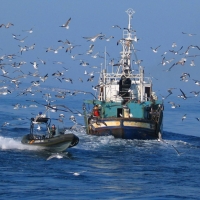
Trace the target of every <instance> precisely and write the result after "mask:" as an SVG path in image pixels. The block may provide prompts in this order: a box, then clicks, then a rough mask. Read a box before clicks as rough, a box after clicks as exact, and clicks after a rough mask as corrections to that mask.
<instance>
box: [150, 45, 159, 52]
mask: <svg viewBox="0 0 200 200" xmlns="http://www.w3.org/2000/svg"><path fill="white" fill-rule="evenodd" d="M160 46H161V45H159V46H158V47H156V48H155V49H154V48H153V47H150V48H151V49H152V51H153V52H154V53H157V52H158V51H157V49H158V48H159V47H160Z"/></svg>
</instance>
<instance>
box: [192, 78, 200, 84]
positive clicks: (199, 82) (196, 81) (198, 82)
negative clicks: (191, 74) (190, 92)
mask: <svg viewBox="0 0 200 200" xmlns="http://www.w3.org/2000/svg"><path fill="white" fill-rule="evenodd" d="M192 80H193V81H194V82H195V84H196V85H200V81H198V80H194V79H192Z"/></svg>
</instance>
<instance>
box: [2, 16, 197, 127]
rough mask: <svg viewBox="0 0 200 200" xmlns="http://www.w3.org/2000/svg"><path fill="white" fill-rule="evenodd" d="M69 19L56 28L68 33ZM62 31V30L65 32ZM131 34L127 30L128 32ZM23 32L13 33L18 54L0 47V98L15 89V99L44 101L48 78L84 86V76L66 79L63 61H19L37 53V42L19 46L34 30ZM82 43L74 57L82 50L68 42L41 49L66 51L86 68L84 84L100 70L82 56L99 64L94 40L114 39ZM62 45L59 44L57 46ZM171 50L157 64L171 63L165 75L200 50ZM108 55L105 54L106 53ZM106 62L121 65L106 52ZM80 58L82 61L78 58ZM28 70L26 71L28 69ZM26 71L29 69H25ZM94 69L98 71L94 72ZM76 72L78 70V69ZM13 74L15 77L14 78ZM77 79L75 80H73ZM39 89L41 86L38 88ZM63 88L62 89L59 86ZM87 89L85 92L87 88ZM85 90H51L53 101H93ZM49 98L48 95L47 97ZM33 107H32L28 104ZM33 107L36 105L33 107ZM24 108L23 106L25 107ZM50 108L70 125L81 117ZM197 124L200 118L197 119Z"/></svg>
mask: <svg viewBox="0 0 200 200" xmlns="http://www.w3.org/2000/svg"><path fill="white" fill-rule="evenodd" d="M71 20H72V19H71V17H70V18H69V19H68V20H67V21H66V23H64V24H63V25H61V26H58V27H60V28H64V29H66V30H67V31H69V30H68V29H69V28H70V23H71ZM15 26H16V25H14V24H13V23H7V24H6V23H5V24H1V25H0V31H2V29H4V28H5V29H13V32H14V27H15ZM112 28H115V29H119V30H123V29H126V30H128V29H127V28H121V27H120V26H119V25H113V26H112ZM66 30H65V31H66ZM128 31H130V30H128ZM131 31H132V32H134V34H135V35H134V42H138V41H139V38H137V36H136V31H135V30H134V31H133V30H131ZM22 32H25V33H27V34H29V35H28V36H27V35H26V36H21V34H20V33H18V34H14V33H12V35H11V36H12V37H13V39H14V40H16V41H17V42H18V44H17V46H18V47H19V51H18V52H15V53H13V52H12V53H10V54H3V47H0V52H2V54H3V55H1V54H0V69H1V70H0V71H1V72H2V73H1V74H0V76H1V77H2V79H1V80H0V83H1V85H2V86H1V87H0V94H1V95H8V94H11V93H14V92H15V90H17V91H18V92H17V94H16V97H19V96H27V98H28V97H29V99H30V98H31V99H32V98H33V97H32V96H33V95H35V94H41V97H42V98H43V97H44V96H46V95H47V94H44V92H43V90H42V89H41V88H40V87H41V86H42V85H43V83H45V82H47V80H49V79H50V81H51V82H52V81H58V82H60V83H63V82H67V83H69V84H71V85H72V84H73V83H74V82H75V81H76V80H77V81H79V82H80V83H83V82H84V81H83V77H77V74H78V73H77V74H76V76H75V77H74V78H72V77H67V76H68V71H70V70H71V69H70V68H66V67H64V66H63V65H64V62H62V61H53V62H52V63H48V61H46V60H45V59H41V58H39V57H36V58H35V60H32V61H24V60H19V59H21V58H23V59H24V58H26V54H25V52H27V51H29V52H30V51H36V50H35V49H36V46H37V44H36V43H33V44H32V45H25V46H23V45H22V44H24V43H26V41H27V38H29V37H32V36H30V35H33V32H34V28H30V29H29V30H22ZM181 34H183V35H187V36H189V37H195V36H196V34H192V33H185V32H182V33H181ZM82 38H83V39H84V40H85V41H87V42H89V43H90V44H89V46H88V48H87V49H86V50H85V51H84V52H79V53H76V54H73V52H74V49H75V48H76V49H77V51H78V49H79V48H80V47H81V45H79V44H73V43H71V42H70V40H69V39H58V40H57V42H58V43H59V46H58V47H57V48H52V47H44V48H45V50H44V51H45V52H46V53H50V52H52V53H54V54H58V53H59V52H60V51H62V50H63V49H65V53H67V54H69V55H70V58H71V59H72V60H74V61H78V64H77V65H81V66H83V67H85V70H84V74H83V76H87V78H86V80H85V82H92V81H93V80H94V78H95V74H96V73H99V71H100V67H97V66H93V67H91V66H90V63H89V62H88V61H86V60H84V59H83V58H82V57H84V58H85V56H90V57H91V58H92V59H96V58H98V59H101V62H103V59H104V55H103V53H100V52H94V49H95V48H94V47H95V42H96V41H97V40H100V41H106V42H109V41H111V40H112V39H114V38H115V37H114V36H108V37H107V36H106V35H105V34H103V33H98V34H96V35H94V36H90V37H86V36H84V37H82ZM121 40H123V38H122V39H120V40H118V41H117V42H116V45H118V44H119V42H120V41H121ZM60 44H61V45H60ZM171 47H172V49H171V50H168V51H165V52H164V53H163V54H162V55H161V58H162V59H161V62H160V63H159V65H162V66H167V65H169V64H171V66H170V67H169V68H168V69H167V70H165V71H166V72H170V71H172V70H174V68H175V67H176V66H177V65H181V66H184V65H185V64H186V62H187V60H188V59H189V58H196V57H198V56H200V54H199V55H198V54H195V55H189V53H190V52H191V51H192V49H196V50H198V51H199V50H200V47H199V46H198V45H189V46H188V47H186V48H185V50H184V47H183V46H181V47H180V48H178V47H177V44H176V43H175V42H173V43H172V45H171ZM160 48H161V45H159V46H157V47H150V49H151V50H152V52H153V53H156V54H158V52H159V51H160ZM106 53H107V52H106ZM167 54H170V55H173V56H180V55H181V58H180V59H178V60H176V59H175V58H170V59H167ZM107 55H108V58H107V59H109V60H110V61H109V63H108V64H109V65H111V66H118V65H119V64H120V63H119V62H116V63H115V62H114V59H111V58H110V55H109V54H108V53H107ZM49 57H53V56H52V54H51V55H50V54H49ZM80 57H81V58H80ZM142 61H143V60H136V61H135V62H134V64H136V65H138V64H139V65H140V64H141V63H142ZM50 64H53V65H56V67H55V68H56V70H55V71H54V72H53V73H52V74H49V69H47V70H46V72H45V74H43V75H42V74H41V73H39V68H40V66H41V65H43V66H47V65H50ZM24 66H26V70H23V68H25V67H24ZM190 66H195V61H194V59H192V60H191V63H190ZM28 67H29V68H28ZM27 68H28V70H27ZM88 68H90V69H92V70H93V71H92V72H88ZM96 69H97V71H96ZM25 71H26V72H25ZM77 71H79V70H78V69H77ZM15 74H17V75H16V76H15ZM23 79H29V80H31V81H30V85H29V86H28V87H27V88H25V89H21V90H20V88H21V84H22V83H23V81H22V80H23ZM75 79H76V80H75ZM189 79H190V74H189V73H186V72H183V73H182V74H181V76H180V80H181V81H183V82H187V81H188V80H189ZM193 81H194V83H195V84H196V85H198V86H199V85H200V81H199V80H195V79H193ZM39 86H40V87H39ZM62 87H63V86H62ZM68 87H70V85H68ZM91 89H93V90H96V86H92V88H91ZM175 89H177V88H169V89H168V94H167V95H166V96H163V97H162V98H163V100H165V99H167V98H169V96H170V95H172V94H173V92H172V90H175ZM86 90H87V89H86ZM88 90H89V92H88V91H82V90H70V89H68V90H67V89H54V92H56V94H55V95H54V97H55V98H59V99H65V98H66V97H67V96H70V95H73V96H74V95H78V94H90V95H93V98H95V95H94V94H93V92H90V89H89V88H88ZM179 90H180V93H181V94H180V95H179V96H178V97H180V98H182V99H184V100H186V99H187V98H189V97H188V95H186V94H185V92H184V91H183V90H182V89H179ZM199 93H200V91H191V94H194V96H195V97H196V96H198V95H199ZM48 95H49V94H48ZM32 102H35V103H36V104H40V103H38V102H37V101H34V100H32ZM168 103H169V104H170V105H171V108H179V107H180V105H179V104H176V103H175V102H172V101H168ZM40 105H43V106H46V104H40ZM30 106H33V105H30ZM35 106H36V105H35ZM25 107H26V106H25ZM19 108H22V105H20V104H14V105H13V109H19ZM48 108H49V109H51V110H52V112H55V111H57V110H60V111H62V112H69V113H70V117H69V119H70V120H71V121H72V122H73V123H75V124H76V123H77V120H76V118H75V116H74V115H78V116H82V113H81V112H80V111H78V110H74V111H72V109H69V108H68V107H67V106H65V107H64V106H61V108H60V107H58V106H53V105H52V106H50V105H49V107H48ZM63 118H64V114H61V115H60V116H59V118H58V120H59V121H63ZM185 118H186V114H185V115H184V116H183V117H182V121H183V120H184V119H185ZM196 119H197V120H198V121H199V118H198V117H197V118H196ZM8 124H9V123H8V122H4V123H3V124H2V126H7V125H8Z"/></svg>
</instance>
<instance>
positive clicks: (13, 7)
mask: <svg viewBox="0 0 200 200" xmlns="http://www.w3.org/2000/svg"><path fill="white" fill-rule="evenodd" d="M199 7H200V1H199V0H176V1H174V0H123V1H122V0H109V1H105V0H104V1H99V0H84V1H83V0H73V1H72V0H70V1H69V0H59V1H56V0H51V1H49V0H42V1H41V0H32V1H31V0H18V1H13V0H1V12H0V25H1V24H5V25H6V24H7V23H9V22H10V23H12V24H14V25H13V26H10V27H9V28H5V27H4V26H2V27H1V28H0V57H3V56H4V55H10V54H14V55H16V56H14V59H12V60H9V59H7V58H4V59H2V61H1V64H5V65H1V67H2V66H3V67H2V68H3V69H4V70H6V71H7V73H8V74H7V76H8V77H10V78H16V77H18V76H21V75H23V74H28V73H29V72H30V73H34V72H35V71H38V73H39V74H40V76H45V75H46V74H48V78H47V80H46V81H45V82H42V81H41V80H40V84H41V86H44V87H45V86H51V87H58V88H64V89H69V90H84V91H93V90H92V86H95V85H97V84H98V77H99V73H98V72H100V69H101V66H104V63H105V61H104V59H103V58H100V57H97V58H93V57H91V56H92V55H95V54H96V53H98V55H101V57H103V56H104V51H105V49H106V51H107V52H108V53H109V55H110V57H108V56H107V63H109V62H110V60H111V59H113V58H114V60H115V62H118V61H119V56H120V53H119V52H120V51H121V50H122V48H121V46H120V45H117V41H118V40H119V39H121V38H122V36H123V32H122V30H120V29H118V28H112V26H113V25H119V26H120V27H122V28H124V27H127V25H128V15H127V13H126V12H125V11H126V10H127V9H128V8H132V9H133V10H134V11H135V14H134V15H133V19H132V21H131V25H132V27H133V29H134V30H136V34H137V38H139V40H138V42H137V43H135V44H134V46H135V48H136V49H137V50H138V51H137V57H138V59H141V60H143V62H142V64H141V65H142V66H143V67H144V69H145V76H151V77H153V79H152V80H153V86H154V88H153V89H154V90H155V91H157V92H158V93H159V94H162V95H166V94H168V92H167V90H168V89H169V88H178V89H180V88H181V89H182V90H183V91H184V92H185V93H190V92H191V91H194V90H195V91H198V90H199V86H198V85H196V84H195V81H194V80H200V77H199V75H200V65H199V63H200V56H199V55H200V50H199V49H198V48H190V49H189V54H188V55H186V54H185V52H186V50H187V49H188V47H189V46H190V45H194V46H199V47H200V42H199V41H200V39H199V38H200V29H199V19H200V12H199ZM70 18H71V20H70V23H69V29H66V28H64V27H61V26H62V25H63V24H65V23H66V21H67V20H68V19H70ZM30 29H32V30H33V32H32V33H29V32H28V30H30ZM99 33H102V34H103V35H105V36H106V37H107V38H109V37H110V36H113V37H114V38H111V39H110V41H106V40H100V39H98V40H96V41H95V42H90V41H86V39H84V38H83V37H92V36H95V35H97V34H99ZM183 33H187V34H183ZM189 33H192V34H194V35H192V36H189ZM12 34H15V35H19V36H16V38H17V39H14V38H13V35H12ZM24 38H25V39H24ZM21 39H24V42H20V40H21ZM66 39H67V40H68V41H70V43H72V44H73V45H75V47H74V48H73V49H72V51H71V53H70V52H69V51H68V52H66V49H67V48H68V47H69V46H68V45H67V44H63V43H61V42H58V41H59V40H62V41H66ZM174 42H175V43H176V45H177V46H176V47H174V48H173V47H172V44H173V43H174ZM33 44H35V46H34V49H32V50H31V49H29V50H28V51H24V52H22V54H21V52H20V46H21V47H25V46H27V47H31V46H32V45H33ZM91 44H93V45H94V48H93V53H92V54H86V52H87V51H88V50H89V46H90V45H91ZM76 45H77V46H76ZM60 46H62V47H63V48H62V49H59V50H58V53H54V52H53V51H50V52H46V50H47V48H49V47H51V48H53V49H57V48H58V47H60ZM158 46H160V47H159V48H158V52H157V53H154V52H153V51H152V49H151V47H152V48H156V47H158ZM181 47H182V48H181ZM179 49H181V50H180V51H179V52H178V54H174V53H173V52H170V51H169V50H171V51H173V50H174V51H178V50H179ZM164 52H167V54H165V55H164V56H162V55H163V53H164ZM77 54H82V55H77ZM73 55H76V57H75V59H72V58H71V56H73ZM189 56H191V57H189ZM163 57H165V60H167V61H169V60H171V59H173V60H172V61H171V62H170V63H166V65H162V64H161V61H162V59H163ZM182 58H185V59H186V62H185V64H184V65H181V64H177V65H175V66H174V67H173V68H172V69H171V70H170V71H167V70H168V69H169V68H170V67H171V66H172V65H173V64H174V63H178V61H180V60H181V59H182ZM40 59H41V60H45V61H46V64H45V65H44V64H42V62H41V61H40ZM133 59H134V58H133ZM192 60H193V61H194V63H195V66H191V61H192ZM22 61H24V62H26V63H25V64H23V65H22V66H21V67H20V68H14V67H13V66H12V65H11V64H12V63H14V62H16V63H19V62H22ZM34 61H36V63H37V64H38V69H37V70H36V69H34V67H33V65H32V64H31V63H33V62H34ZM81 61H84V62H87V63H89V65H88V66H86V67H85V66H82V65H80V63H81ZM58 62H59V63H61V62H62V64H58ZM134 67H136V66H134ZM66 69H67V70H66ZM16 70H18V71H16ZM19 70H21V71H19ZM58 71H59V72H62V73H63V76H62V77H59V79H60V80H59V79H56V78H55V76H52V74H54V73H57V72H58ZM85 71H87V72H88V73H89V74H90V73H93V74H94V80H93V81H92V82H91V81H88V78H89V77H90V76H89V75H85V74H84V72H85ZM182 73H189V74H190V77H188V79H189V80H188V82H184V81H181V79H180V77H181V75H182ZM0 75H3V71H2V70H0ZM62 78H66V79H67V78H71V79H72V81H73V83H70V82H66V81H65V79H62ZM79 78H81V79H82V80H83V82H81V81H80V80H79ZM0 80H6V81H7V82H8V81H10V80H11V79H9V78H5V77H3V76H1V78H0ZM36 80H39V78H36V77H31V76H27V77H26V78H20V81H21V83H22V84H23V83H24V84H26V86H31V85H32V83H31V81H36ZM61 81H62V82H61ZM0 84H1V85H3V84H4V83H0ZM22 84H20V85H19V88H18V89H20V88H21V87H22ZM10 85H11V86H10V87H11V89H12V90H14V89H15V85H14V84H13V83H12V84H10ZM176 92H177V94H179V93H180V90H176Z"/></svg>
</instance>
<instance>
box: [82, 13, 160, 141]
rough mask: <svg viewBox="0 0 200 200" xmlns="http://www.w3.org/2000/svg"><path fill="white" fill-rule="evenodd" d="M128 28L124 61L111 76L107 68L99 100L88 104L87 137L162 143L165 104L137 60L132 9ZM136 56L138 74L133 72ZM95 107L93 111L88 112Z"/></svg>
mask: <svg viewBox="0 0 200 200" xmlns="http://www.w3.org/2000/svg"><path fill="white" fill-rule="evenodd" d="M126 13H127V14H128V17H129V20H128V28H126V29H124V30H123V39H121V40H120V43H121V45H122V51H121V52H120V54H121V60H120V62H119V63H117V64H114V65H113V66H114V67H116V68H117V70H116V71H115V72H113V66H112V70H110V71H111V72H109V69H108V67H107V66H105V69H102V70H101V72H100V78H99V83H98V85H97V86H96V89H97V92H98V93H97V94H98V97H97V98H96V99H92V100H86V101H85V102H84V106H83V110H84V120H85V125H86V132H87V134H91V135H97V136H103V135H112V136H114V137H115V138H123V139H143V140H145V139H159V138H161V135H162V127H163V108H164V106H163V101H162V100H158V97H157V96H156V94H155V92H154V91H153V84H152V80H151V78H150V77H145V74H144V69H143V67H142V66H141V65H140V62H139V60H138V59H137V56H136V51H135V48H134V44H133V42H137V38H136V35H135V34H134V30H133V29H132V27H131V19H132V15H133V14H134V11H133V10H132V9H128V10H127V11H126ZM132 54H134V55H135V59H134V60H135V63H136V64H137V65H138V68H139V69H138V73H137V74H136V73H135V71H134V70H132V60H133V58H132ZM86 104H88V105H90V106H88V107H91V105H92V107H93V110H89V111H88V110H87V109H86Z"/></svg>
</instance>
